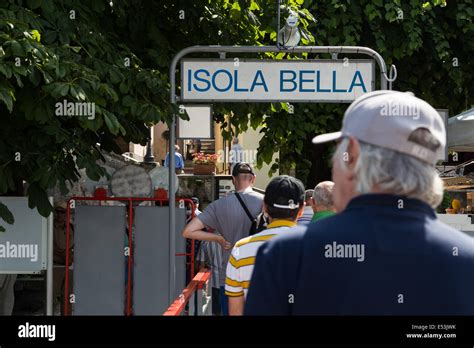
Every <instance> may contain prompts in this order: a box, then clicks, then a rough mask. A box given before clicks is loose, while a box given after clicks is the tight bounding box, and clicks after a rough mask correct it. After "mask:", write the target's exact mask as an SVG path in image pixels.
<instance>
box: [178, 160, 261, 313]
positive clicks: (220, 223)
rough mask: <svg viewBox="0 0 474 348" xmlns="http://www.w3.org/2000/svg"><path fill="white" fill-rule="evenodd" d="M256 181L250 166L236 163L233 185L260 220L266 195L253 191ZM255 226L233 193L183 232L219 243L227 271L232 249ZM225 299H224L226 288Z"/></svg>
mask: <svg viewBox="0 0 474 348" xmlns="http://www.w3.org/2000/svg"><path fill="white" fill-rule="evenodd" d="M254 181H255V174H254V172H253V169H252V167H251V166H250V165H249V164H247V163H242V162H240V163H236V164H235V166H234V168H233V170H232V182H233V184H234V186H235V189H236V191H237V194H239V195H240V196H241V197H242V199H243V201H244V203H245V205H246V206H247V208H248V210H249V211H250V213H251V214H252V216H253V217H256V216H257V215H258V214H260V213H261V212H262V205H263V195H262V194H260V193H257V192H254V191H253V190H252V186H253V183H254ZM251 226H252V222H251V221H250V218H249V217H248V215H247V214H246V213H245V210H244V208H243V207H242V205H241V204H240V202H239V200H238V199H237V197H236V194H230V195H229V196H227V197H223V198H221V199H219V200H217V201H214V202H212V203H211V204H209V205H208V206H207V208H206V209H205V210H204V211H203V212H202V213H201V214H200V215H199V216H197V217H195V218H194V219H193V220H192V221H191V222H189V223H188V224H187V225H186V227H185V228H184V230H183V232H182V233H183V237H185V238H189V239H197V240H207V241H210V242H217V243H219V244H220V245H221V246H222V248H223V250H224V252H223V257H222V267H223V269H225V268H226V267H227V262H228V261H229V256H230V253H231V250H232V247H233V246H234V244H235V243H236V242H237V241H238V240H240V239H242V238H245V237H247V236H248V235H249V232H250V227H251ZM205 227H207V228H211V229H213V230H217V231H219V233H220V234H221V235H217V234H214V233H209V232H206V231H203V229H204V228H205ZM219 282H220V284H225V272H222V274H221V275H220V279H219ZM221 297H224V296H223V287H222V293H221ZM221 300H222V309H223V312H224V313H226V308H227V299H226V298H222V299H221Z"/></svg>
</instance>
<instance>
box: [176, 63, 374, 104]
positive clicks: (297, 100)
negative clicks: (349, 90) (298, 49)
mask: <svg viewBox="0 0 474 348" xmlns="http://www.w3.org/2000/svg"><path fill="white" fill-rule="evenodd" d="M193 61H194V62H198V61H206V62H229V63H230V62H232V60H230V59H226V60H224V59H219V58H186V59H181V67H180V74H181V81H184V67H183V65H184V63H185V62H193ZM262 61H264V62H277V63H281V64H291V63H308V62H310V63H318V64H327V63H343V62H344V60H343V59H303V60H272V59H240V58H239V62H243V63H246V62H249V63H255V62H262ZM349 61H350V62H352V63H370V65H371V66H372V68H371V69H372V79H371V80H370V87H371V90H372V91H375V64H374V61H373V60H372V59H350V60H349ZM183 94H184V89H183V88H181V95H180V100H181V101H183V103H188V102H190V103H199V102H202V103H279V102H291V103H335V104H339V103H352V102H353V99H350V100H349V99H339V100H334V99H332V100H331V99H317V100H315V99H311V98H310V99H291V98H285V99H284V100H283V99H263V98H262V99H205V98H202V99H196V98H193V99H190V98H186V99H185V98H184V97H183ZM186 105H188V104H186Z"/></svg>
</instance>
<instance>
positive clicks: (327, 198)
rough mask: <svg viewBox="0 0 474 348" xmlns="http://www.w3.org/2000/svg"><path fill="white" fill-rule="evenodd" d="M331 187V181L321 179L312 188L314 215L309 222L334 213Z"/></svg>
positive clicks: (332, 185) (332, 186) (332, 184)
mask: <svg viewBox="0 0 474 348" xmlns="http://www.w3.org/2000/svg"><path fill="white" fill-rule="evenodd" d="M333 188H334V183H333V182H332V181H322V182H320V183H319V184H317V185H316V187H315V188H314V192H313V199H312V203H311V206H312V207H313V211H314V215H313V218H312V219H311V222H315V221H318V220H321V219H324V218H325V217H328V216H331V215H334V214H336V213H335V209H334V203H333V199H332V190H333Z"/></svg>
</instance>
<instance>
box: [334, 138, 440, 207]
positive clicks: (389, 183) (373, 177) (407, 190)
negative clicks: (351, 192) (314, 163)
mask: <svg viewBox="0 0 474 348" xmlns="http://www.w3.org/2000/svg"><path fill="white" fill-rule="evenodd" d="M359 144H360V154H359V158H358V160H357V163H356V164H355V168H354V169H355V175H356V180H357V184H356V191H357V192H359V193H361V194H365V193H370V192H371V191H372V189H373V188H374V187H375V186H377V187H378V188H379V189H380V190H382V191H384V192H388V193H393V194H397V195H401V196H406V197H409V198H417V199H419V200H421V201H423V202H425V203H427V204H428V205H430V206H431V207H432V208H436V207H437V206H438V205H439V204H440V203H441V201H442V199H443V181H442V180H441V178H440V177H439V176H438V173H437V172H436V170H435V168H434V167H433V166H430V165H429V164H428V163H425V162H423V161H420V160H418V159H416V158H415V157H412V156H409V155H406V154H402V153H400V152H397V151H393V150H389V149H386V148H383V147H379V146H374V145H370V144H367V143H364V142H361V141H359ZM348 145H349V139H348V138H343V139H342V141H341V143H340V144H339V146H338V148H337V150H336V152H335V154H334V156H333V162H334V161H339V164H340V165H341V168H345V167H346V162H347V160H348V158H347V156H348V154H347V147H348Z"/></svg>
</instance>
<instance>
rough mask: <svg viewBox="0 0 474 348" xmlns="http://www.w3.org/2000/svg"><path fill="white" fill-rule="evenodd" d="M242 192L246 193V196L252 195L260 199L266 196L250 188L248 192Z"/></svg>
mask: <svg viewBox="0 0 474 348" xmlns="http://www.w3.org/2000/svg"><path fill="white" fill-rule="evenodd" d="M242 194H244V195H245V196H246V197H252V198H254V199H258V200H263V197H264V196H263V194H261V193H260V192H257V191H254V190H249V191H247V192H243V193H242Z"/></svg>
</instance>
